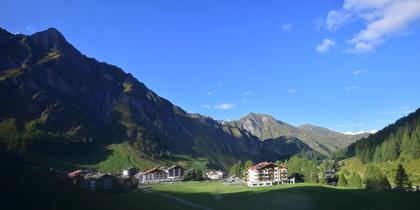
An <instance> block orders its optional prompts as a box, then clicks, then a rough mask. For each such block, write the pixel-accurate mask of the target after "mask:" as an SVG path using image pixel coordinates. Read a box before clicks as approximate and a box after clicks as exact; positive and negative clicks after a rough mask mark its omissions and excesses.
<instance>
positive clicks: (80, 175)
mask: <svg viewBox="0 0 420 210" xmlns="http://www.w3.org/2000/svg"><path fill="white" fill-rule="evenodd" d="M68 177H69V178H70V179H71V180H72V182H73V184H78V185H80V186H81V187H83V188H85V189H87V190H90V191H110V190H112V188H113V186H114V184H115V177H114V176H113V175H111V174H106V173H102V172H94V171H91V170H76V171H73V172H70V173H69V174H68Z"/></svg>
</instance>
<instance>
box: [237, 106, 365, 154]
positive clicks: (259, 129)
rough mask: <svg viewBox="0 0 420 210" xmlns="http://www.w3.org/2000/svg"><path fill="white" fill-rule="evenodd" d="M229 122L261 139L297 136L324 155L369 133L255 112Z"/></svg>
mask: <svg viewBox="0 0 420 210" xmlns="http://www.w3.org/2000/svg"><path fill="white" fill-rule="evenodd" d="M229 123H230V124H231V125H234V126H236V127H238V128H240V129H244V130H247V131H248V132H250V133H251V134H253V135H254V136H257V137H258V138H259V139H260V140H261V141H264V140H266V139H273V138H278V137H281V136H291V137H296V138H298V139H301V140H302V141H303V142H305V143H306V144H307V145H309V146H310V147H311V148H313V149H315V150H316V151H318V152H320V153H322V154H324V155H328V154H330V153H331V152H332V151H334V150H337V149H340V148H343V147H345V146H348V145H350V144H351V143H353V142H355V141H356V140H358V139H360V138H362V137H366V136H367V135H368V134H367V133H362V134H359V135H346V134H343V133H339V132H336V131H332V130H330V129H327V128H322V127H319V126H314V125H311V124H303V125H301V126H298V127H295V126H293V125H290V124H287V123H285V122H283V121H280V120H277V119H275V118H274V117H272V116H271V115H267V114H257V113H253V112H251V113H249V114H247V115H245V116H243V117H241V118H240V119H239V120H236V121H230V122H229Z"/></svg>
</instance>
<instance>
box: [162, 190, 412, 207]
mask: <svg viewBox="0 0 420 210" xmlns="http://www.w3.org/2000/svg"><path fill="white" fill-rule="evenodd" d="M197 187H198V186H197ZM155 191H156V192H160V193H167V194H170V195H172V196H175V197H178V198H181V199H184V200H187V201H190V202H193V203H195V204H198V205H202V206H205V207H208V208H211V209H226V210H234V209H320V210H326V209H340V210H343V209H344V210H346V209H348V210H354V209H378V210H379V209H380V210H388V209H389V210H391V209H398V210H402V209H404V210H406V209H413V210H414V209H420V203H419V202H418V201H419V200H420V194H416V193H404V192H377V191H367V190H363V189H337V188H330V187H322V186H297V187H291V188H282V189H276V188H271V189H270V188H266V189H257V190H256V189H250V190H249V191H243V192H231V193H229V192H228V193H223V192H197V193H194V192H179V191H172V190H155Z"/></svg>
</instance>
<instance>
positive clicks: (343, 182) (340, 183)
mask: <svg viewBox="0 0 420 210" xmlns="http://www.w3.org/2000/svg"><path fill="white" fill-rule="evenodd" d="M338 186H341V187H346V186H347V179H346V177H345V176H344V173H340V176H339V177H338Z"/></svg>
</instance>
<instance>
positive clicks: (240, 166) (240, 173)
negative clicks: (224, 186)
mask: <svg viewBox="0 0 420 210" xmlns="http://www.w3.org/2000/svg"><path fill="white" fill-rule="evenodd" d="M237 165H238V167H237V168H236V176H237V177H240V178H242V176H243V171H244V165H243V164H242V161H241V160H239V161H238V163H237Z"/></svg>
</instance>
